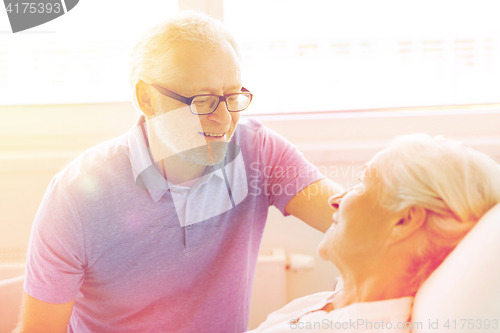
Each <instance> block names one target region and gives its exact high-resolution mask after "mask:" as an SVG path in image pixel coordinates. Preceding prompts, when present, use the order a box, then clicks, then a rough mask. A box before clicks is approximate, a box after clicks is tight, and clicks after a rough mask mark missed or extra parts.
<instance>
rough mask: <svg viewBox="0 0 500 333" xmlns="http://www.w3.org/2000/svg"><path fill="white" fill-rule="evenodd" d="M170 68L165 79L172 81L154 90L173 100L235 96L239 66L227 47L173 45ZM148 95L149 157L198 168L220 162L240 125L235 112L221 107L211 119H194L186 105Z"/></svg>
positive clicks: (221, 105)
mask: <svg viewBox="0 0 500 333" xmlns="http://www.w3.org/2000/svg"><path fill="white" fill-rule="evenodd" d="M170 64H171V66H169V68H170V69H167V71H169V72H168V73H166V76H168V77H172V79H170V80H168V81H165V82H160V83H159V84H160V85H161V86H163V87H164V88H166V89H168V90H171V91H173V92H175V93H177V94H179V95H182V96H186V97H191V96H194V95H201V94H215V95H227V94H231V93H236V92H240V90H241V87H242V83H241V75H240V66H239V63H238V60H237V57H236V54H235V52H234V50H233V49H232V47H231V46H230V45H229V44H228V43H226V44H223V45H220V46H218V47H217V48H215V49H214V48H207V47H203V46H197V45H195V44H194V43H192V42H179V43H178V44H177V46H176V47H175V49H173V51H172V61H171V62H170ZM151 90H152V91H153V92H154V97H153V98H152V106H153V109H154V112H155V117H152V118H150V119H148V131H149V132H150V133H149V134H150V141H151V140H153V144H151V147H155V148H154V149H155V150H156V154H155V153H154V152H153V155H154V156H159V157H160V159H162V158H165V157H168V156H171V155H178V156H180V157H181V158H182V159H184V160H186V161H189V162H192V163H196V164H200V165H212V164H217V163H219V162H220V161H222V160H223V159H224V157H225V154H226V147H227V142H229V140H230V139H231V137H232V135H233V133H234V130H235V129H236V124H237V123H238V120H239V119H240V113H239V112H229V111H228V110H227V107H226V104H225V103H224V102H221V103H220V104H219V106H218V107H217V109H216V110H215V111H214V112H213V113H211V114H208V115H200V116H199V115H194V114H192V113H191V112H190V110H189V106H187V105H186V104H183V103H182V102H179V101H176V100H174V99H172V98H169V97H167V96H164V95H161V94H160V93H158V92H155V91H154V88H152V89H151ZM155 141H156V142H155ZM155 143H156V144H155Z"/></svg>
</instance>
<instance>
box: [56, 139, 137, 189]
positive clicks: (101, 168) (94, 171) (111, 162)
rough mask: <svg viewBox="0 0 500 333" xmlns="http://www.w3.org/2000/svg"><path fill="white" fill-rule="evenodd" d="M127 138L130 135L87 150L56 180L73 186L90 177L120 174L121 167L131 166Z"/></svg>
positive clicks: (58, 175) (60, 173) (59, 174)
mask: <svg viewBox="0 0 500 333" xmlns="http://www.w3.org/2000/svg"><path fill="white" fill-rule="evenodd" d="M127 138H128V133H125V134H123V135H121V136H119V137H116V138H113V139H111V140H108V141H105V142H102V143H99V144H97V145H95V146H93V147H92V148H89V149H87V150H86V151H84V152H83V153H82V154H80V155H79V156H78V157H76V158H75V159H74V160H73V161H71V162H70V163H69V164H68V166H66V168H64V169H63V170H62V171H61V172H59V173H58V174H57V175H56V176H55V178H58V180H59V181H62V182H64V183H65V184H66V185H68V186H71V185H72V184H74V183H76V182H79V181H81V180H82V178H85V177H88V176H90V175H94V176H97V178H100V177H106V176H109V174H110V173H112V172H113V173H117V172H119V168H120V166H121V167H127V166H128V165H129V164H130V162H128V161H129V157H128V154H129V153H128V151H129V149H128V141H127ZM117 168H118V169H117Z"/></svg>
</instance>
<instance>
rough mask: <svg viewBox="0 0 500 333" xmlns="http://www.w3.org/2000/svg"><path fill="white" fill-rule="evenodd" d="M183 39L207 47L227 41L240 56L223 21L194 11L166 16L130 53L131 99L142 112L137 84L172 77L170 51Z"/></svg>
mask: <svg viewBox="0 0 500 333" xmlns="http://www.w3.org/2000/svg"><path fill="white" fill-rule="evenodd" d="M182 41H190V42H193V43H195V44H196V45H201V46H204V47H208V48H215V47H217V46H219V45H221V44H224V43H226V42H227V43H229V44H230V45H231V46H232V48H233V49H234V52H235V53H236V56H237V57H238V58H239V59H241V56H240V53H239V48H238V45H237V43H236V40H235V39H234V37H233V36H232V35H231V34H230V33H229V31H228V30H227V29H226V28H225V27H224V25H223V24H222V22H221V21H219V20H216V19H214V18H211V17H210V16H208V15H206V14H203V13H200V12H196V11H192V10H187V11H183V12H181V13H180V14H179V15H177V16H175V17H173V18H169V19H165V20H163V21H161V22H159V23H157V24H155V25H153V26H152V27H151V28H150V29H148V30H147V31H146V32H145V33H143V34H142V36H141V37H140V39H139V42H138V43H137V44H136V46H135V47H134V49H133V51H132V54H131V60H130V85H131V87H132V93H133V97H132V102H133V104H134V107H135V108H136V109H137V111H140V107H139V103H138V101H137V96H136V91H135V87H136V85H137V83H138V82H139V81H140V80H142V81H144V82H145V83H153V82H159V81H161V80H165V79H166V78H169V77H171V75H172V73H171V72H168V71H169V70H172V68H169V62H170V60H171V50H172V49H173V48H174V47H175V46H176V43H178V42H182ZM160 83H161V82H160Z"/></svg>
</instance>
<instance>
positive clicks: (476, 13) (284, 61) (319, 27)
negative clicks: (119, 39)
mask: <svg viewBox="0 0 500 333" xmlns="http://www.w3.org/2000/svg"><path fill="white" fill-rule="evenodd" d="M498 5H499V4H498V1H496V0H479V1H477V0H467V1H456V0H455V1H454V0H410V1H400V0H377V1H374V0H254V1H252V2H251V3H248V2H242V1H238V0H225V1H224V6H225V7H224V10H225V12H224V20H225V23H226V24H227V26H228V28H229V29H230V30H231V31H232V32H233V33H234V34H235V36H236V38H237V39H238V40H239V41H240V44H241V46H242V53H243V57H244V61H245V62H244V65H243V74H244V82H245V86H246V87H248V88H249V89H251V90H252V92H254V94H255V99H254V101H253V102H252V103H253V105H252V108H251V110H252V111H253V112H254V113H289V112H304V111H305V112H307V111H332V110H359V109H380V108H397V107H416V106H419V107H420V106H437V105H462V104H484V103H498V102H499V101H500V95H499V94H498V92H499V91H500V51H499V49H498V48H499V47H500V44H499V38H500V23H499V22H500V21H498V19H497V18H496V14H497V13H498V9H499V6H498Z"/></svg>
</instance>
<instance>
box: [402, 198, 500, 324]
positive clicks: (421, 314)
mask: <svg viewBox="0 0 500 333" xmlns="http://www.w3.org/2000/svg"><path fill="white" fill-rule="evenodd" d="M412 322H414V323H422V324H421V326H420V327H418V328H417V327H416V326H415V325H414V326H413V330H412V332H414V333H423V332H432V333H437V332H453V333H459V332H467V333H471V332H500V204H498V205H496V206H495V207H493V208H492V209H491V210H490V211H488V212H487V213H486V214H485V215H484V216H483V217H482V218H481V220H479V222H478V223H477V224H476V225H475V226H474V228H472V230H471V231H470V232H469V233H468V234H467V235H466V236H465V237H464V239H463V240H462V241H461V242H460V243H459V244H458V246H457V247H456V248H455V249H454V250H453V251H452V252H451V253H450V255H449V256H448V257H447V258H446V259H445V261H444V262H443V263H442V264H441V265H440V266H439V267H438V268H437V269H436V271H434V272H433V273H432V274H431V276H429V278H428V279H427V281H425V283H424V284H423V285H422V286H421V287H420V289H419V290H418V292H417V295H416V296H415V302H414V306H413V313H412ZM486 326H489V329H486Z"/></svg>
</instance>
